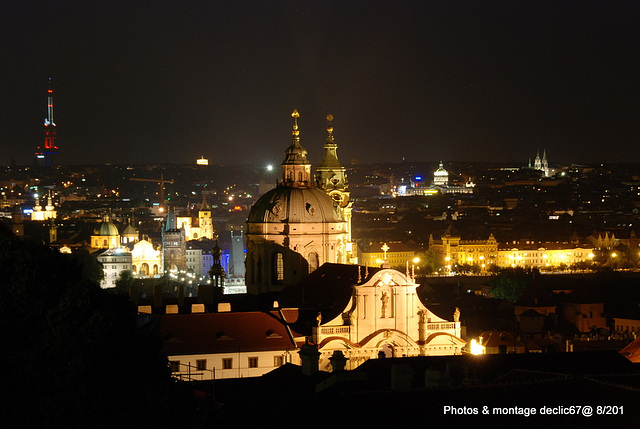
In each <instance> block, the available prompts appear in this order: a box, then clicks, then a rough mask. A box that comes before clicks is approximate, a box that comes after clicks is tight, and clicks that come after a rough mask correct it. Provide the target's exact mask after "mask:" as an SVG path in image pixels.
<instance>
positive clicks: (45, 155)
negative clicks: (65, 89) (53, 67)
mask: <svg viewBox="0 0 640 429" xmlns="http://www.w3.org/2000/svg"><path fill="white" fill-rule="evenodd" d="M43 148H44V149H43ZM43 148H42V147H41V146H38V148H37V151H36V157H37V158H38V159H44V163H45V166H47V167H49V166H51V165H53V154H56V153H58V146H56V124H55V122H53V88H52V87H51V78H49V89H48V90H47V117H46V118H45V119H44V145H43Z"/></svg>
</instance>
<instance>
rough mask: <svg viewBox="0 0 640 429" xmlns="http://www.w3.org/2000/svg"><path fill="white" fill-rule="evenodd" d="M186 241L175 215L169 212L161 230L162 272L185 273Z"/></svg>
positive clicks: (183, 231)
mask: <svg viewBox="0 0 640 429" xmlns="http://www.w3.org/2000/svg"><path fill="white" fill-rule="evenodd" d="M186 269H187V239H186V235H185V230H184V228H181V227H180V226H179V225H178V222H177V217H176V214H175V212H174V211H173V210H169V213H167V218H166V219H165V225H164V228H163V229H162V270H163V271H165V272H166V271H186Z"/></svg>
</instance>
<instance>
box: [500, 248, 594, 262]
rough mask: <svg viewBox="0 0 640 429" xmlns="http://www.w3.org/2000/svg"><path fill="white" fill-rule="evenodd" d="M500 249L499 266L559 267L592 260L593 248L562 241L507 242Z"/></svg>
mask: <svg viewBox="0 0 640 429" xmlns="http://www.w3.org/2000/svg"><path fill="white" fill-rule="evenodd" d="M500 247H501V249H499V250H498V260H497V264H498V266H499V267H529V268H540V269H545V268H549V269H551V268H557V267H562V266H571V265H574V264H577V263H584V262H591V261H592V260H593V257H594V255H593V249H591V248H589V247H574V246H571V245H568V244H560V243H533V242H532V243H531V244H520V245H519V246H518V247H513V245H509V244H505V245H501V246H500Z"/></svg>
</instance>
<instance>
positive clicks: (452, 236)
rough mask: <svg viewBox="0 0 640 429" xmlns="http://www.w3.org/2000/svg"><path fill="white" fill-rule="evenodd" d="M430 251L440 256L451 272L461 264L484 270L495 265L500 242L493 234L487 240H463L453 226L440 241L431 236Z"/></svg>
mask: <svg viewBox="0 0 640 429" xmlns="http://www.w3.org/2000/svg"><path fill="white" fill-rule="evenodd" d="M429 250H430V251H432V252H434V253H436V254H438V255H439V256H440V258H441V260H440V262H441V263H442V264H443V265H444V266H445V267H447V268H448V269H449V271H455V269H454V268H455V266H456V265H460V264H469V265H477V266H478V267H479V268H480V269H481V270H484V269H487V268H488V266H489V265H490V264H495V263H496V261H497V258H498V242H497V241H496V239H495V237H494V236H493V234H489V238H488V239H486V240H462V238H461V237H460V234H458V233H456V232H455V231H454V229H453V226H452V225H449V227H448V228H447V229H446V230H445V232H444V233H443V234H442V236H441V237H440V240H436V239H434V238H433V236H429Z"/></svg>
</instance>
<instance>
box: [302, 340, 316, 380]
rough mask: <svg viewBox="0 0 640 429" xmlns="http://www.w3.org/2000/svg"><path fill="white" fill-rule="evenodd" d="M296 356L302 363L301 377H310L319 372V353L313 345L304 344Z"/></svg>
mask: <svg viewBox="0 0 640 429" xmlns="http://www.w3.org/2000/svg"><path fill="white" fill-rule="evenodd" d="M298 354H299V355H300V360H301V361H302V375H312V374H315V373H316V372H318V371H319V362H320V352H319V351H318V347H317V346H316V345H315V344H309V343H306V344H304V345H303V346H302V347H300V351H299V352H298Z"/></svg>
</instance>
